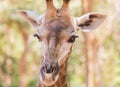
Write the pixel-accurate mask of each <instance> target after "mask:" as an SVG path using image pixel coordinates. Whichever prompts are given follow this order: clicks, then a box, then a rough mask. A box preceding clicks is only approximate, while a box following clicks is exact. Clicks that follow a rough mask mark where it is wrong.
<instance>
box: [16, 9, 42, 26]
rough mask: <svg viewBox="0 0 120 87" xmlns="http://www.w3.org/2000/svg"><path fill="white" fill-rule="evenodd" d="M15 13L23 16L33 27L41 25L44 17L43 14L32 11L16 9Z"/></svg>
mask: <svg viewBox="0 0 120 87" xmlns="http://www.w3.org/2000/svg"><path fill="white" fill-rule="evenodd" d="M17 13H19V14H20V15H21V16H23V17H24V18H25V19H26V20H27V21H28V22H29V23H30V24H31V25H32V26H33V27H36V26H39V25H41V24H42V21H43V18H44V16H43V15H39V14H37V13H36V12H34V11H27V10H17Z"/></svg>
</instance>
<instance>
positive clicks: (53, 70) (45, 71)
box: [39, 61, 59, 86]
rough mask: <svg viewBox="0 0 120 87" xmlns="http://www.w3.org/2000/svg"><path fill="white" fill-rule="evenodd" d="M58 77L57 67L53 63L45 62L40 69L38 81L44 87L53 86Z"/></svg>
mask: <svg viewBox="0 0 120 87" xmlns="http://www.w3.org/2000/svg"><path fill="white" fill-rule="evenodd" d="M58 77H59V66H58V64H57V63H55V62H47V61H46V62H45V63H44V64H43V65H42V66H41V69H40V75H39V78H40V81H41V83H43V84H44V85H45V86H51V85H53V84H55V83H56V82H57V80H58Z"/></svg>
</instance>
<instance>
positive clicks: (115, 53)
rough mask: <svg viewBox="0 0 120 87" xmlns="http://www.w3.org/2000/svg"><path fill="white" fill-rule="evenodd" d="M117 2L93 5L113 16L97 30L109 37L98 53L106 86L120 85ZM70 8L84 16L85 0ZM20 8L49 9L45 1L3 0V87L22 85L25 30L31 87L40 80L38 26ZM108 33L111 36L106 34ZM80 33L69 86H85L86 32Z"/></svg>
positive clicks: (0, 46) (0, 16)
mask: <svg viewBox="0 0 120 87" xmlns="http://www.w3.org/2000/svg"><path fill="white" fill-rule="evenodd" d="M115 1H116V2H114V1H113V2H112V1H111V0H102V1H99V0H98V1H97V0H96V1H95V2H94V3H95V6H93V9H94V11H98V12H103V13H106V14H108V15H109V18H113V19H112V20H109V21H106V22H107V23H105V25H103V26H101V27H100V28H99V29H98V30H96V31H93V32H96V33H97V35H96V38H97V39H98V40H99V39H101V38H105V40H104V42H103V44H101V45H100V47H99V52H98V56H99V58H100V61H101V66H102V83H103V85H104V87H120V25H119V24H120V18H119V15H120V11H119V10H120V1H119V0H115ZM54 2H55V5H56V7H58V8H60V7H61V5H62V0H54ZM117 5H118V6H117ZM70 8H71V12H72V14H73V15H75V16H80V15H81V14H82V13H81V12H82V8H81V0H71V4H70ZM18 9H27V10H34V11H37V12H39V13H41V14H42V13H44V12H45V9H46V8H45V0H0V87H18V86H19V78H20V75H19V61H20V58H21V56H22V54H23V50H24V41H23V38H22V35H21V33H20V30H21V29H23V31H24V32H26V33H27V35H28V37H29V52H28V53H27V56H26V60H27V72H26V76H27V87H34V86H35V85H36V84H37V80H38V73H39V64H40V56H41V53H40V51H38V50H40V48H41V47H40V45H39V42H38V41H37V40H36V39H34V38H33V37H32V35H33V34H34V29H33V28H31V27H30V25H29V24H28V23H27V22H26V21H25V20H23V18H22V17H20V16H19V15H18V14H17V13H16V10H18ZM110 13H111V14H110ZM113 16H114V17H113ZM106 33H107V36H105V37H102V35H103V34H106ZM79 34H80V38H79V39H77V40H76V43H75V45H74V49H73V52H72V54H71V58H70V59H69V62H68V64H69V65H68V72H69V73H68V84H69V87H85V64H84V61H85V57H84V51H83V49H84V37H83V35H82V32H79Z"/></svg>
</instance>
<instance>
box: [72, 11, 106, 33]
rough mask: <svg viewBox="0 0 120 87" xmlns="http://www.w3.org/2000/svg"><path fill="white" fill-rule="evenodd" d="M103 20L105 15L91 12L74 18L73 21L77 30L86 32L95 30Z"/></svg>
mask: <svg viewBox="0 0 120 87" xmlns="http://www.w3.org/2000/svg"><path fill="white" fill-rule="evenodd" d="M105 18H106V15H103V14H100V13H95V12H93V13H88V14H85V15H83V16H81V17H76V18H74V20H75V23H76V24H77V26H78V28H79V29H81V30H83V31H84V32H87V31H91V30H94V29H96V28H97V27H98V26H99V25H101V24H102V23H103V21H104V20H105Z"/></svg>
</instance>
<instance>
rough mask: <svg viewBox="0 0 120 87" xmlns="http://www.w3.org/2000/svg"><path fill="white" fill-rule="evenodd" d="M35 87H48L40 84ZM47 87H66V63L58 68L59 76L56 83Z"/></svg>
mask: <svg viewBox="0 0 120 87" xmlns="http://www.w3.org/2000/svg"><path fill="white" fill-rule="evenodd" d="M37 87H48V86H44V85H42V84H41V83H39V84H38V86H37ZM49 87H67V62H66V63H64V64H63V65H61V66H60V74H59V79H58V81H57V82H56V83H55V84H54V85H52V86H49Z"/></svg>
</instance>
